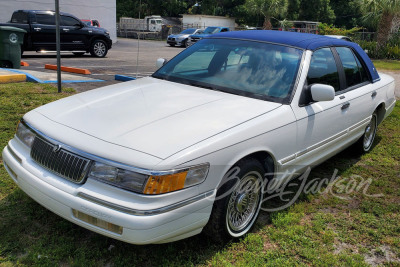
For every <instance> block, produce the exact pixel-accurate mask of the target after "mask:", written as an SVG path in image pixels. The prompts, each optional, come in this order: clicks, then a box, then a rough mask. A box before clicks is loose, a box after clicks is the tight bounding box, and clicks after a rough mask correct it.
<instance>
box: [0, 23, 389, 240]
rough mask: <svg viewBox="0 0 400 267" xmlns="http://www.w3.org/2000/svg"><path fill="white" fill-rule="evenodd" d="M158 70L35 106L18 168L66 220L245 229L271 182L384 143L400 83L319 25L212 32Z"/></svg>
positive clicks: (227, 234)
mask: <svg viewBox="0 0 400 267" xmlns="http://www.w3.org/2000/svg"><path fill="white" fill-rule="evenodd" d="M158 62H159V63H160V65H163V66H162V67H161V68H160V69H159V70H158V71H156V72H155V73H154V74H153V75H152V76H151V77H147V78H142V79H139V80H136V81H131V82H126V83H123V84H116V85H112V86H108V87H104V88H100V89H97V90H93V91H89V92H85V93H81V94H77V95H74V96H71V97H68V98H65V99H62V100H59V101H56V102H53V103H50V104H47V105H44V106H42V107H39V108H37V109H35V110H33V111H31V112H29V113H27V114H25V115H24V117H23V119H22V120H21V122H20V123H19V126H18V129H17V133H16V135H15V137H14V138H13V139H12V140H11V141H10V142H9V143H8V145H7V147H6V148H5V149H4V150H3V159H4V165H5V167H6V169H7V171H8V173H9V174H10V176H11V178H12V179H13V180H14V181H15V183H16V184H18V186H19V187H20V188H21V189H22V190H23V191H25V192H26V193H27V194H28V195H29V196H31V197H32V198H33V199H34V200H35V201H37V202H38V203H40V204H41V205H43V206H44V207H46V208H47V209H49V210H51V211H53V212H54V213H56V214H58V215H60V216H62V217H63V218H66V219H67V220H69V221H71V222H73V223H75V224H78V225H80V226H82V227H85V228H87V229H90V230H92V231H95V232H97V233H100V234H103V235H106V236H109V237H112V238H115V239H119V240H123V241H126V242H129V243H134V244H149V243H164V242H171V241H175V240H179V239H183V238H187V237H189V236H193V235H195V234H198V233H200V232H202V231H205V232H206V233H207V234H209V235H210V236H212V237H213V238H214V239H217V240H227V239H230V238H237V237H240V236H243V235H245V234H246V233H247V232H248V231H249V230H250V229H251V227H252V226H253V225H254V222H255V221H256V219H257V216H258V214H259V211H260V209H261V208H262V204H263V202H264V194H263V191H264V190H263V188H264V187H265V185H266V183H267V182H268V181H272V180H273V181H277V183H276V184H279V183H282V182H283V181H285V180H287V179H289V178H290V177H293V175H292V174H293V173H297V174H301V173H302V172H304V171H305V170H306V169H307V168H308V167H309V166H314V165H316V164H319V163H321V162H323V161H324V160H326V159H328V158H329V157H331V156H333V155H334V154H336V153H338V152H339V151H341V150H343V149H344V148H346V147H348V146H350V145H353V144H354V146H355V147H356V148H357V149H359V150H360V151H362V152H367V151H369V150H371V149H372V147H373V142H374V137H375V133H376V129H377V126H378V125H379V124H380V123H381V122H382V120H383V119H384V118H385V117H386V116H388V115H389V114H390V112H391V111H392V110H393V108H394V105H395V97H394V88H395V85H394V81H393V79H392V78H391V77H390V76H387V75H383V74H380V75H379V74H378V73H377V71H376V70H375V68H374V66H373V64H372V62H371V60H370V59H369V58H368V56H367V55H366V54H365V53H364V51H363V50H362V49H361V48H360V47H359V46H358V45H357V44H355V43H351V42H347V41H343V40H339V39H333V38H328V37H324V36H318V35H313V34H303V33H291V32H278V31H244V32H230V33H221V34H215V35H211V36H209V37H207V38H204V39H202V40H201V41H199V42H198V43H196V45H193V46H191V47H189V48H188V49H186V50H184V51H183V52H182V53H180V54H179V55H177V56H176V57H175V58H173V59H172V60H170V61H169V62H166V61H164V60H159V61H158Z"/></svg>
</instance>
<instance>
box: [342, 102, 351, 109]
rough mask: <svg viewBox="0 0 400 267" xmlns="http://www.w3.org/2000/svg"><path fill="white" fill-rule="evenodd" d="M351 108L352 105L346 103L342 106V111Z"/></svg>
mask: <svg viewBox="0 0 400 267" xmlns="http://www.w3.org/2000/svg"><path fill="white" fill-rule="evenodd" d="M349 107H350V103H349V102H346V103H344V104H343V105H342V110H345V109H348V108H349Z"/></svg>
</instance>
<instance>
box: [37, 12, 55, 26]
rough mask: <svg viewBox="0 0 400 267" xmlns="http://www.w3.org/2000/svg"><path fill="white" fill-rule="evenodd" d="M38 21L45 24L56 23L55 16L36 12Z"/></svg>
mask: <svg viewBox="0 0 400 267" xmlns="http://www.w3.org/2000/svg"><path fill="white" fill-rule="evenodd" d="M36 22H37V23H38V24H44V25H56V19H55V16H54V15H50V14H36Z"/></svg>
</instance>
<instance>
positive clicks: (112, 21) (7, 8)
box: [0, 0, 117, 43]
mask: <svg viewBox="0 0 400 267" xmlns="http://www.w3.org/2000/svg"><path fill="white" fill-rule="evenodd" d="M20 9H27V10H29V9H33V10H55V1H54V0H0V22H7V21H9V20H10V19H11V15H12V13H13V12H14V11H15V10H20ZM116 10H117V4H116V0H90V1H82V0H60V11H61V12H66V13H70V14H72V15H74V16H76V17H78V18H80V19H96V20H98V21H99V22H100V26H101V27H102V28H105V29H107V30H108V31H109V32H110V36H111V39H112V40H113V42H114V43H115V42H116V41H117V28H116V27H117V26H116V21H117V18H116V16H117V13H116Z"/></svg>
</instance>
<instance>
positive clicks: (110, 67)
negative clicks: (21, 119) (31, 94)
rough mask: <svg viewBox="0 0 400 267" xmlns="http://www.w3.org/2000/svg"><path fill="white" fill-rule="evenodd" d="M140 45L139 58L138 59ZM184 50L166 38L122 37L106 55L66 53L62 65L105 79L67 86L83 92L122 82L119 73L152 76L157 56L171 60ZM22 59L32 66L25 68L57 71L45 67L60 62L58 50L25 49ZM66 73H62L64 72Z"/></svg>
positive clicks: (98, 78)
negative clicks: (102, 56)
mask: <svg viewBox="0 0 400 267" xmlns="http://www.w3.org/2000/svg"><path fill="white" fill-rule="evenodd" d="M138 44H139V60H137V55H138ZM183 49H184V48H180V47H170V46H169V45H167V44H166V42H165V41H147V40H140V41H139V43H138V40H137V39H125V38H118V42H117V43H115V44H113V47H112V49H111V50H110V51H109V52H108V54H107V56H106V57H105V58H94V57H91V56H90V54H85V55H84V56H81V57H77V56H75V55H73V54H72V53H62V54H61V65H62V66H66V67H75V68H83V69H88V70H90V72H91V73H92V74H90V75H84V76H85V77H90V78H93V79H96V80H104V82H85V83H68V84H65V85H64V86H68V87H72V88H74V89H76V90H77V91H78V92H82V91H86V90H90V89H94V88H98V87H102V86H105V85H109V84H113V83H118V82H119V81H116V80H115V79H114V77H115V75H116V74H119V75H127V76H131V77H136V75H137V77H138V78H140V77H145V76H149V75H151V74H152V73H153V72H154V71H155V70H156V66H155V63H156V60H157V58H160V57H162V58H167V59H171V58H172V57H174V56H175V55H177V54H178V53H179V52H181V51H182V50H183ZM22 60H23V61H25V62H27V63H28V64H29V66H28V67H21V70H32V71H43V72H47V73H55V71H54V70H47V69H45V68H44V65H45V64H54V65H55V64H57V58H56V54H55V53H48V54H42V53H36V52H25V53H24V54H23V56H22ZM137 62H138V64H137ZM64 73H65V72H62V74H64ZM68 74H70V73H68ZM75 75H76V76H77V80H78V79H79V77H82V75H79V74H75ZM61 77H62V76H61Z"/></svg>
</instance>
